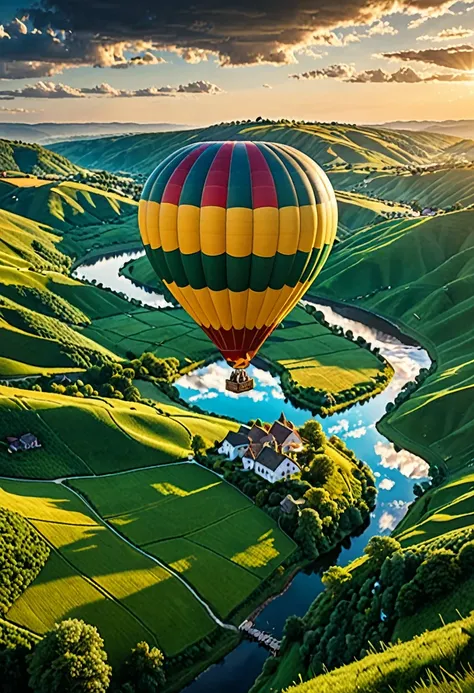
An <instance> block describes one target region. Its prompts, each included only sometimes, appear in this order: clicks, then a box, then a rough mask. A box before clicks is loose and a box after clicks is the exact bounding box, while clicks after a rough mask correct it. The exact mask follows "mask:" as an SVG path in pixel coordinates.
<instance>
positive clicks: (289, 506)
mask: <svg viewBox="0 0 474 693" xmlns="http://www.w3.org/2000/svg"><path fill="white" fill-rule="evenodd" d="M305 502H306V501H305V499H304V498H298V500H295V499H294V498H293V496H292V495H291V493H289V494H288V495H287V496H285V497H284V498H283V500H282V501H281V502H280V508H281V510H282V512H284V513H286V514H287V515H294V514H295V513H298V514H299V513H300V512H301V508H302V507H303V505H304V504H305Z"/></svg>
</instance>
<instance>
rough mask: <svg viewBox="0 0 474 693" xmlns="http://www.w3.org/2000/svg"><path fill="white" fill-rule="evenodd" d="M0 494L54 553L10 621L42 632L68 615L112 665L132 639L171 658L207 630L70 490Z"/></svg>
mask: <svg viewBox="0 0 474 693" xmlns="http://www.w3.org/2000/svg"><path fill="white" fill-rule="evenodd" d="M0 489H1V490H0V498H1V502H2V505H3V506H4V507H7V508H8V509H10V510H15V511H17V512H19V513H20V514H22V515H23V516H24V517H26V518H28V519H29V520H30V522H31V523H32V524H33V525H34V526H35V527H36V529H37V530H38V531H39V532H40V534H41V535H42V536H43V537H44V538H45V539H46V541H47V542H48V544H49V545H50V546H51V547H53V549H54V550H53V552H52V554H51V555H52V556H53V560H52V562H51V564H50V561H49V559H48V561H47V563H46V566H45V570H44V571H41V573H40V574H39V576H38V578H37V579H36V580H35V581H34V582H33V583H32V585H31V586H30V587H29V588H28V589H27V590H26V591H25V592H24V593H23V595H22V596H21V597H20V598H19V600H17V601H16V602H15V604H14V606H13V607H12V609H10V611H9V613H8V614H7V617H8V619H9V620H11V621H12V622H14V623H17V624H18V625H21V626H24V627H26V628H30V629H31V630H33V631H35V632H38V633H41V632H44V631H45V630H48V629H49V628H51V627H52V625H53V624H54V623H55V622H56V621H58V620H60V619H63V618H68V617H69V616H71V615H73V616H75V617H78V618H84V619H85V620H86V621H88V622H89V623H92V624H94V625H98V626H99V628H100V630H101V633H102V635H103V637H104V639H105V641H106V646H107V649H108V651H109V653H110V655H111V657H112V659H113V660H115V661H117V659H120V658H121V657H123V656H124V655H125V654H126V653H127V651H129V650H130V649H131V647H133V646H134V645H135V644H136V642H137V637H138V638H145V639H147V640H150V639H151V641H152V642H153V641H155V642H157V643H158V644H159V645H160V647H161V648H163V650H164V651H165V652H166V653H167V654H168V655H173V654H176V653H177V652H179V651H181V650H183V649H184V648H186V647H187V646H189V645H191V644H193V643H194V642H196V641H198V640H200V639H202V638H203V637H204V636H205V635H207V634H208V633H210V632H211V631H212V630H213V629H214V627H215V626H214V623H213V622H212V620H211V619H210V618H209V616H208V615H207V613H206V611H205V610H204V608H203V607H202V606H201V605H200V604H199V602H198V601H197V600H196V599H195V598H194V597H193V595H192V594H191V593H190V592H189V590H187V589H186V587H185V586H184V585H183V584H182V583H181V582H180V581H179V580H178V579H177V578H176V577H174V576H173V575H172V574H171V573H170V572H169V571H167V570H166V569H165V568H162V567H160V566H158V565H156V563H154V562H153V561H152V560H151V559H150V558H147V557H146V556H144V555H142V554H140V553H139V552H138V551H136V549H135V548H134V547H132V546H130V545H128V544H127V543H126V542H124V541H123V539H121V538H120V537H119V536H117V535H116V534H114V533H113V532H111V531H110V530H109V529H108V528H107V526H106V525H104V524H103V523H102V522H100V521H99V520H98V519H97V518H96V516H94V515H93V514H92V513H91V512H90V511H89V510H88V509H87V507H86V506H84V504H83V503H82V502H81V501H80V500H79V499H78V498H77V496H75V495H74V494H73V493H72V492H71V491H70V490H68V489H66V488H64V487H59V486H56V485H55V484H51V483H49V484H48V483H46V482H44V483H41V484H36V483H34V482H20V481H16V482H15V481H8V482H7V481H2V482H1V485H0ZM60 595H61V597H60ZM97 602H98V604H97ZM165 604H166V608H163V606H164V605H165ZM96 618H97V622H96ZM107 623H108V625H107Z"/></svg>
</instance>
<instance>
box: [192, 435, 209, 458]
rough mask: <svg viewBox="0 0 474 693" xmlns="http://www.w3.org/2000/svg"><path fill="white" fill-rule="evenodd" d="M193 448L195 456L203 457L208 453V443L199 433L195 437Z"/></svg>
mask: <svg viewBox="0 0 474 693" xmlns="http://www.w3.org/2000/svg"><path fill="white" fill-rule="evenodd" d="M191 447H192V449H193V452H194V454H195V455H201V454H203V453H204V452H205V451H206V441H205V440H204V438H203V437H202V436H201V435H199V433H196V435H195V436H193V440H192V442H191Z"/></svg>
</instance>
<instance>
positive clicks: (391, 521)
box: [379, 510, 397, 532]
mask: <svg viewBox="0 0 474 693" xmlns="http://www.w3.org/2000/svg"><path fill="white" fill-rule="evenodd" d="M396 526H397V518H396V517H395V515H393V514H392V513H389V512H388V511H387V510H385V511H384V512H383V513H382V514H381V515H380V517H379V529H380V531H381V532H386V531H389V532H392V531H393V530H394V529H395V527H396Z"/></svg>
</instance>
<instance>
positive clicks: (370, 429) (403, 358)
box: [75, 253, 430, 693]
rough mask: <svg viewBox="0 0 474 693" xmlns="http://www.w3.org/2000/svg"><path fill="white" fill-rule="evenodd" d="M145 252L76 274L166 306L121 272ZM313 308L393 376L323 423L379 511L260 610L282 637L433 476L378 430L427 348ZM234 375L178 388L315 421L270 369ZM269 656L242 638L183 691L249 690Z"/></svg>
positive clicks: (188, 380)
mask: <svg viewBox="0 0 474 693" xmlns="http://www.w3.org/2000/svg"><path fill="white" fill-rule="evenodd" d="M140 254H142V253H135V254H134V255H133V256H132V255H131V254H126V255H120V256H116V257H107V258H102V259H99V260H97V261H96V262H95V263H94V264H91V265H87V266H85V265H82V266H79V267H78V268H77V269H76V271H75V274H76V276H78V277H81V278H86V279H88V280H89V281H90V280H91V279H96V281H97V282H98V283H99V282H101V283H102V284H103V285H104V286H108V287H110V288H111V289H114V290H116V291H122V292H124V293H126V294H127V295H128V296H130V297H133V298H139V299H140V300H141V301H142V302H143V303H144V304H146V305H150V306H153V307H157V306H160V305H165V304H166V302H164V299H163V297H162V296H160V295H159V294H154V293H149V292H145V291H144V290H143V289H138V288H137V287H136V286H134V285H133V284H132V282H130V281H129V280H128V279H126V278H125V277H121V276H119V274H118V272H119V269H120V267H122V266H123V264H124V263H125V262H126V260H129V259H130V258H131V257H138V256H139V255H140ZM163 302H164V303H163ZM314 305H317V307H318V309H319V310H321V311H322V312H323V313H324V315H325V317H326V319H327V320H328V322H330V323H332V324H338V325H341V326H343V327H344V329H345V330H347V329H351V330H352V331H353V333H354V335H355V336H358V335H361V336H363V337H364V338H365V339H366V340H367V341H369V342H370V343H371V344H372V345H373V346H375V345H377V346H378V347H379V348H380V351H381V353H382V354H383V355H384V356H385V357H386V358H387V359H388V361H389V362H390V363H391V364H392V366H393V367H394V370H395V375H394V378H393V380H392V382H391V383H390V386H389V387H388V388H387V389H386V390H385V391H384V392H382V393H381V394H379V395H377V397H375V398H374V399H371V400H369V401H368V402H366V403H364V404H357V405H355V406H353V407H352V408H351V409H349V410H347V411H345V412H342V413H340V414H334V415H333V416H331V417H329V418H326V419H321V424H322V426H323V428H324V430H325V431H326V433H327V434H328V435H331V434H336V435H338V436H339V437H341V438H342V439H343V440H344V441H345V442H346V443H347V445H348V446H349V447H351V448H352V449H353V450H354V451H355V453H356V454H357V456H358V457H359V458H360V459H362V460H364V461H365V462H367V463H368V464H369V465H370V466H371V468H372V470H373V471H374V473H375V476H376V480H377V488H378V497H377V507H376V509H375V511H374V512H373V513H372V515H371V519H370V523H369V525H368V526H367V527H366V528H365V530H364V531H363V532H361V534H360V535H359V536H358V537H353V538H351V539H350V540H347V541H346V542H344V546H341V547H340V548H339V549H338V550H336V551H335V552H333V553H332V555H328V556H326V557H324V558H323V559H322V560H321V561H319V562H318V563H317V564H316V565H315V566H313V568H312V569H311V570H308V571H306V572H300V573H298V575H296V577H295V578H294V579H293V581H292V583H291V584H290V586H289V587H288V588H287V590H286V591H285V592H284V593H283V594H281V595H280V596H278V597H276V598H275V599H273V601H271V602H270V603H269V604H267V606H266V607H265V608H264V609H263V610H262V611H261V612H260V614H259V615H258V617H257V619H256V623H257V625H258V626H259V627H260V628H262V629H263V630H265V631H267V632H272V633H274V634H275V635H276V636H277V637H279V636H280V635H281V633H282V629H283V625H284V623H285V620H286V618H287V617H288V616H289V615H291V614H296V615H299V616H302V615H303V614H304V613H305V612H306V611H307V609H308V607H309V606H310V605H311V603H312V602H313V600H314V599H315V597H316V596H317V595H318V594H319V593H320V592H321V590H322V589H323V586H322V583H321V573H322V572H323V571H324V570H325V569H326V568H327V567H328V566H329V565H331V564H334V563H338V564H339V565H346V564H347V563H349V562H350V561H352V560H353V559H355V558H357V557H358V556H360V555H361V554H362V552H363V550H364V547H365V545H366V544H367V541H368V540H369V538H370V537H371V536H372V535H374V534H384V533H389V532H390V531H391V530H392V529H394V527H395V526H396V524H397V523H398V522H399V520H400V519H401V518H402V517H403V515H404V514H405V512H406V510H407V506H408V504H409V503H410V502H411V501H412V500H413V484H414V483H415V482H416V481H418V480H420V479H424V478H426V477H427V474H428V466H427V464H426V463H425V462H424V461H423V460H421V459H420V458H419V457H416V456H415V455H412V454H410V453H408V452H407V451H405V450H402V451H401V452H399V453H397V452H396V451H395V449H394V447H393V445H392V444H391V443H390V442H389V441H388V440H387V439H386V438H384V437H383V436H382V435H381V434H380V433H379V432H378V431H377V429H376V427H375V424H376V422H377V421H378V420H379V419H380V418H381V417H382V416H383V414H384V412H385V406H386V404H387V403H388V402H391V401H393V400H394V398H395V397H396V395H397V394H398V392H399V391H400V390H401V388H402V387H403V385H404V383H406V382H407V381H409V380H413V379H414V377H415V376H416V374H417V373H418V371H419V370H420V368H423V367H429V365H430V359H429V356H428V354H427V353H426V351H424V350H423V349H421V348H420V347H418V346H417V345H414V344H413V342H412V340H409V339H407V338H405V337H404V335H403V334H401V333H400V332H399V331H398V330H397V329H396V328H394V326H393V325H391V324H389V323H386V322H385V321H383V320H382V319H380V318H377V319H372V317H371V315H370V314H369V313H366V312H361V311H357V310H351V309H349V308H348V307H347V306H345V307H341V309H340V312H339V310H338V308H337V307H334V306H333V307H329V306H326V305H320V304H317V303H315V304H314ZM354 315H355V316H356V318H354ZM228 372H229V369H228V367H227V365H226V364H225V362H224V361H222V360H221V361H217V362H215V363H213V364H211V365H209V366H206V367H204V368H199V369H197V370H196V371H194V372H193V373H189V374H187V375H185V376H183V377H182V378H180V379H179V380H178V381H177V383H176V386H177V388H178V390H179V392H180V395H181V397H182V398H183V399H185V400H186V401H188V402H190V403H194V404H197V405H199V407H201V408H202V409H203V410H206V411H208V412H210V413H215V414H221V415H224V416H225V415H230V416H233V417H235V418H237V419H239V420H241V421H243V422H246V421H248V420H249V419H255V418H261V419H263V420H265V421H273V420H274V419H275V418H277V417H278V416H279V415H280V413H281V412H282V411H283V412H284V413H285V416H286V417H287V418H288V419H290V420H291V421H293V423H295V424H296V425H298V426H301V425H302V424H303V423H304V422H305V421H306V420H307V419H309V418H312V415H311V412H309V411H307V410H305V409H299V408H296V407H294V406H293V405H292V404H291V403H289V402H285V399H284V395H283V392H282V390H281V387H280V383H279V379H278V378H277V377H274V376H272V375H271V374H270V373H269V372H268V371H266V370H263V369H261V368H257V367H255V366H252V367H251V368H250V370H249V373H250V375H251V376H252V377H253V378H254V380H255V389H254V390H252V391H251V392H249V393H245V394H242V395H238V396H237V395H235V394H233V393H229V392H226V391H225V389H224V380H225V377H226V375H227V374H228ZM267 656H268V653H267V652H266V650H264V649H263V648H261V647H259V646H258V645H257V644H256V643H252V642H248V641H243V642H242V643H241V644H240V645H238V647H236V648H235V649H234V650H233V651H232V652H231V653H229V654H228V655H227V656H226V657H224V658H223V659H222V661H221V662H219V663H217V664H215V665H213V666H212V667H210V668H209V669H208V670H207V671H205V672H204V673H203V674H201V676H199V677H198V678H197V679H196V680H195V681H194V682H193V683H192V684H190V685H189V686H188V687H187V688H186V689H184V690H185V691H186V693H208V692H209V691H225V692H226V693H246V692H247V691H248V690H249V688H250V687H251V685H252V684H253V682H254V681H255V679H256V677H257V676H258V674H259V673H260V671H261V669H262V666H263V662H264V661H265V659H266V658H267Z"/></svg>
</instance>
